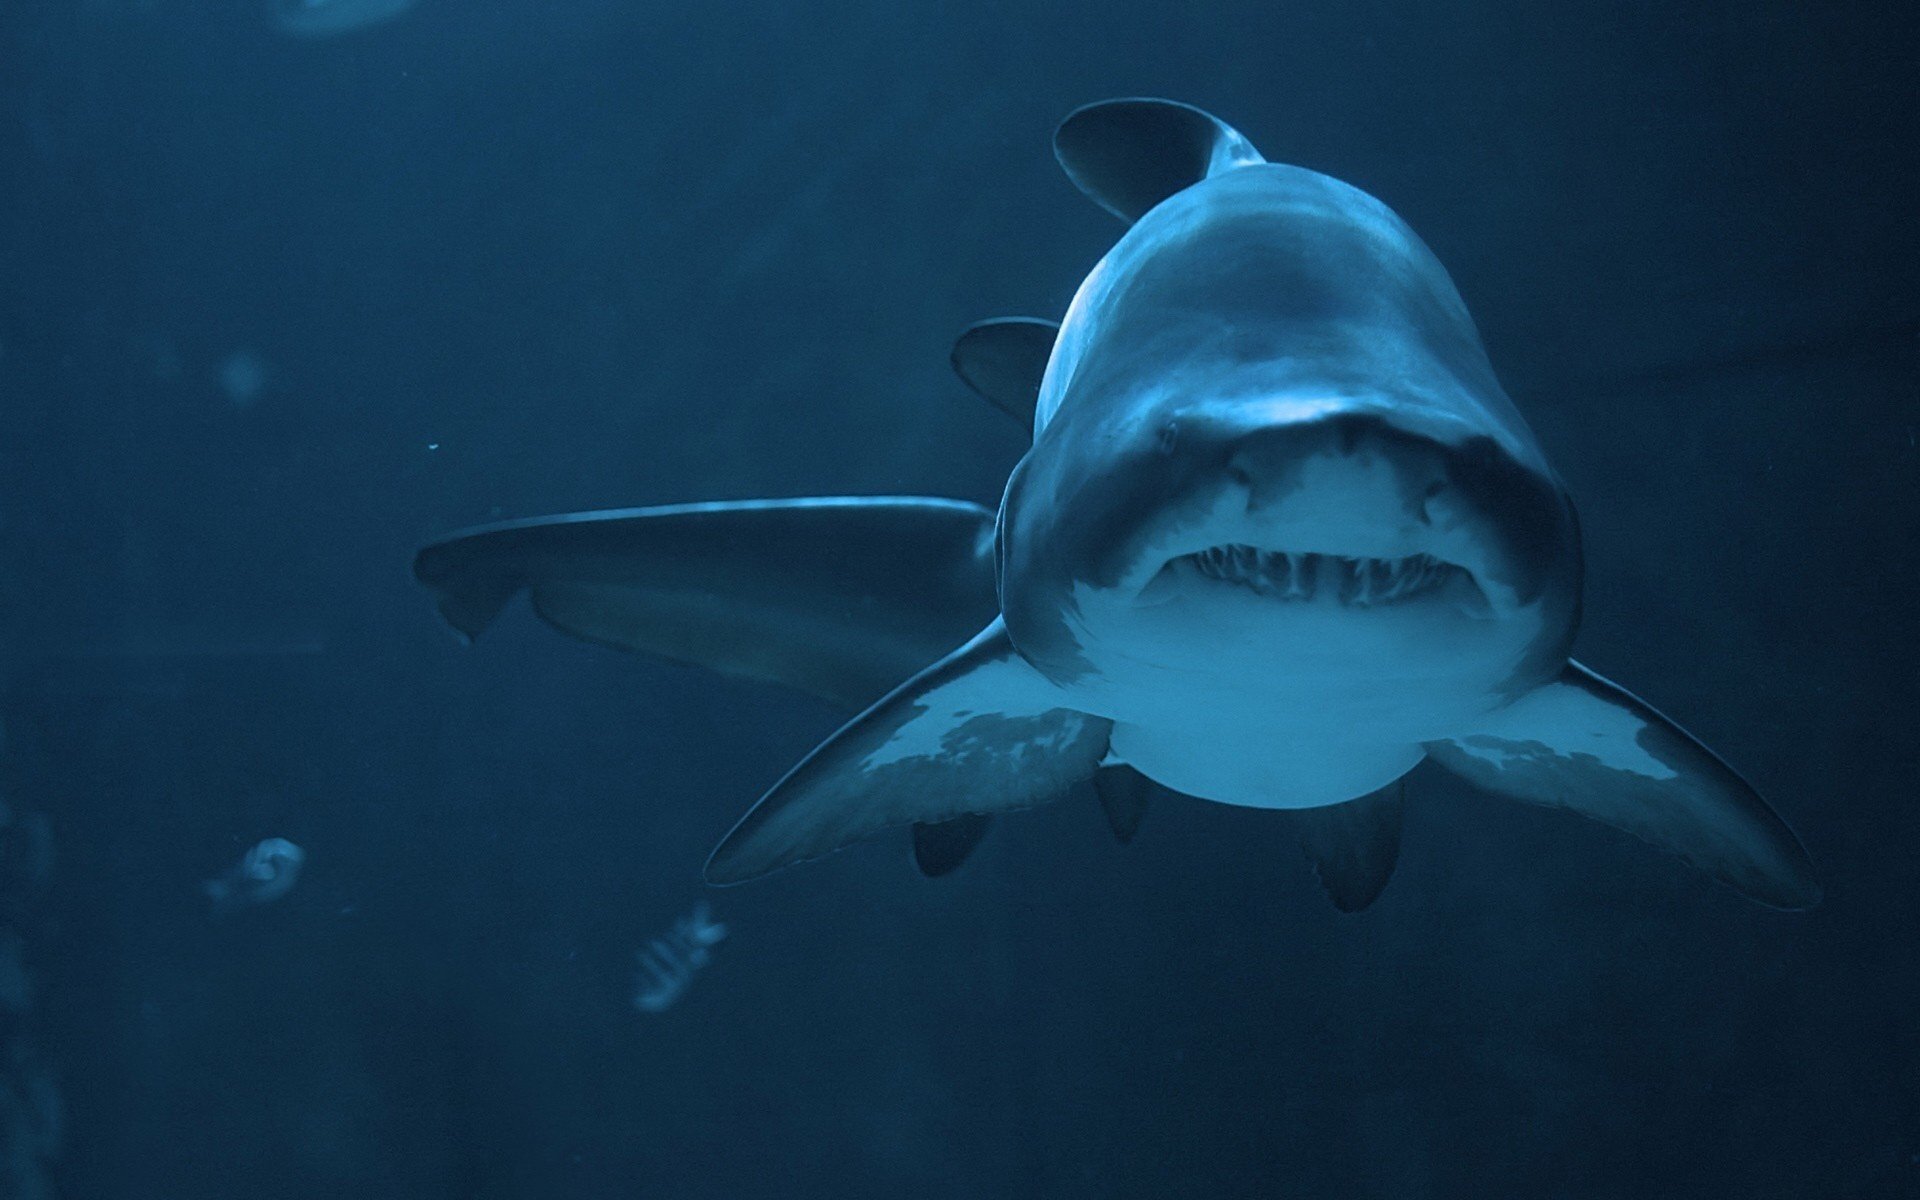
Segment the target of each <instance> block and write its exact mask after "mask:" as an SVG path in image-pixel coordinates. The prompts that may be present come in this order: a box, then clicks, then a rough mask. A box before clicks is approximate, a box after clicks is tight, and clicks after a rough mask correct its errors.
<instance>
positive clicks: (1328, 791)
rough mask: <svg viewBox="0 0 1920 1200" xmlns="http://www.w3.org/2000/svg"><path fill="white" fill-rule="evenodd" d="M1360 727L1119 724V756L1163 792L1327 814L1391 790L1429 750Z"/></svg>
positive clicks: (1115, 738) (1114, 749)
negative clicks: (1378, 737)
mask: <svg viewBox="0 0 1920 1200" xmlns="http://www.w3.org/2000/svg"><path fill="white" fill-rule="evenodd" d="M1357 724H1358V725H1359V727H1358V728H1346V729H1338V730H1336V729H1331V728H1327V727H1324V726H1323V727H1318V728H1311V727H1308V726H1305V725H1301V726H1296V727H1294V728H1292V729H1287V728H1278V729H1276V728H1271V727H1254V726H1246V727H1241V728H1222V727H1220V726H1218V725H1208V724H1205V723H1201V722H1187V723H1164V724H1146V725H1139V724H1130V723H1127V722H1115V723H1114V727H1113V734H1112V741H1111V754H1112V757H1113V759H1114V760H1116V761H1119V762H1123V763H1125V764H1126V765H1128V766H1130V767H1132V768H1133V769H1134V770H1136V771H1138V772H1140V773H1141V774H1142V775H1145V776H1146V777H1147V778H1149V779H1151V780H1153V781H1154V782H1156V783H1158V784H1161V785H1162V786H1165V787H1169V788H1172V789H1173V790H1174V791H1177V792H1184V793H1185V794H1187V795H1189V796H1197V797H1199V798H1200V799H1202V800H1212V801H1214V802H1215V803H1218V804H1232V805H1236V806H1238V807H1242V808H1271V809H1294V808H1320V807H1324V806H1325V805H1329V804H1341V803H1344V802H1346V801H1348V800H1354V799H1357V798H1359V797H1361V796H1365V795H1368V794H1369V793H1372V792H1376V791H1378V790H1379V789H1381V788H1383V787H1386V786H1387V785H1388V784H1390V783H1392V782H1393V781H1394V780H1396V779H1398V778H1400V777H1401V776H1402V775H1405V774H1406V773H1407V772H1408V771H1410V770H1412V769H1413V768H1414V767H1415V766H1416V765H1417V764H1418V763H1419V762H1420V760H1421V759H1422V758H1423V757H1424V756H1425V751H1424V750H1423V749H1422V748H1421V747H1420V746H1419V745H1418V744H1417V743H1412V742H1395V741H1374V740H1368V739H1367V738H1366V737H1365V736H1364V734H1365V732H1366V730H1365V728H1364V723H1357Z"/></svg>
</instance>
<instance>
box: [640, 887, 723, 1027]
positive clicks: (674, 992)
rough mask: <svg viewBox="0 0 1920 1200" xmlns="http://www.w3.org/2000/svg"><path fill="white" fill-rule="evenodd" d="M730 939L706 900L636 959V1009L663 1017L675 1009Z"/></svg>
mask: <svg viewBox="0 0 1920 1200" xmlns="http://www.w3.org/2000/svg"><path fill="white" fill-rule="evenodd" d="M726 936H727V927H726V926H725V925H722V924H720V923H719V922H718V921H715V920H714V919H713V906H712V905H710V904H708V903H707V902H706V901H705V900H702V901H701V902H700V903H698V904H696V905H694V906H693V911H692V912H691V913H688V914H687V915H686V916H684V917H681V918H680V919H679V920H678V921H675V922H674V923H673V928H672V929H670V930H668V931H667V933H666V934H665V935H664V936H662V937H657V938H654V939H653V940H652V941H650V942H648V943H647V946H646V949H644V950H642V951H640V953H639V954H638V955H637V956H636V957H638V958H639V960H640V966H639V970H638V972H637V975H636V978H635V980H634V985H633V1006H634V1007H635V1008H637V1009H639V1010H640V1011H641V1012H650V1013H660V1012H665V1011H667V1010H668V1009H669V1008H672V1007H673V1005H674V1003H675V1002H676V1001H678V1000H679V999H680V997H681V996H682V995H684V994H685V993H686V990H687V985H688V984H690V983H692V982H693V976H694V973H695V972H697V971H699V970H700V968H701V967H704V966H706V965H707V963H708V961H709V960H710V959H711V958H712V957H713V956H712V954H711V953H709V950H710V948H711V947H713V946H716V945H718V944H719V943H720V941H721V940H722V939H723V938H725V937H726Z"/></svg>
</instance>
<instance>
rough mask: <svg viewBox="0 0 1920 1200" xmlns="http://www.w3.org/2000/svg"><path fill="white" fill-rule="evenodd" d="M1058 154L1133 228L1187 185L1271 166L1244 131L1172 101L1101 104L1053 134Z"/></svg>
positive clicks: (1082, 184)
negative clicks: (1257, 166) (1248, 168)
mask: <svg viewBox="0 0 1920 1200" xmlns="http://www.w3.org/2000/svg"><path fill="white" fill-rule="evenodd" d="M1053 153H1054V157H1055V158H1058V159H1059V160H1060V165H1061V167H1063V168H1065V170H1066V172H1067V178H1069V179H1071V180H1073V184H1074V186H1075V187H1077V188H1079V189H1080V190H1081V191H1083V192H1085V193H1086V194H1087V195H1088V196H1089V197H1090V198H1091V199H1092V200H1093V201H1094V203H1096V204H1098V205H1099V206H1100V207H1101V208H1104V209H1106V210H1107V211H1108V212H1110V213H1112V214H1113V215H1114V216H1116V217H1119V218H1120V219H1121V220H1123V221H1126V222H1128V223H1129V224H1131V223H1132V222H1134V221H1138V220H1139V219H1140V218H1141V217H1142V216H1145V215H1146V212H1147V210H1148V209H1150V208H1152V207H1153V206H1154V205H1156V204H1158V203H1160V202H1161V201H1162V200H1165V199H1166V198H1167V197H1168V196H1171V195H1173V194H1174V193H1175V192H1178V191H1180V190H1181V189H1183V188H1188V187H1192V186H1193V185H1194V184H1196V183H1199V182H1200V181H1201V180H1203V179H1206V178H1208V177H1209V176H1212V175H1218V174H1219V173H1220V172H1222V171H1231V170H1232V169H1234V168H1235V167H1244V166H1249V165H1251V164H1253V163H1259V162H1265V161H1266V160H1265V159H1263V158H1261V157H1260V152H1259V151H1258V150H1255V149H1254V148H1253V143H1251V142H1249V141H1247V139H1246V138H1244V137H1242V136H1241V135H1240V132H1239V131H1238V130H1236V129H1234V128H1233V127H1232V126H1230V125H1228V124H1227V123H1226V122H1224V121H1222V120H1221V119H1220V118H1218V117H1216V116H1214V115H1213V114H1212V113H1209V112H1204V111H1202V110H1200V109H1197V108H1195V107H1193V106H1192V105H1191V104H1181V103H1178V102H1177V101H1173V100H1152V99H1145V98H1133V99H1126V100H1102V101H1100V102H1099V103H1097V104H1089V105H1087V106H1085V107H1084V108H1077V109H1075V110H1073V112H1071V113H1069V114H1067V119H1066V120H1064V121H1062V122H1060V128H1059V129H1057V130H1055V131H1054V134H1053Z"/></svg>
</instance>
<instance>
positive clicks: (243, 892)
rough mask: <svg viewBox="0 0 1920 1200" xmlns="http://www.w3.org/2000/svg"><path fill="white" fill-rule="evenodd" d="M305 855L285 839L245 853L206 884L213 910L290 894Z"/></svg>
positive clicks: (275, 839) (270, 842) (273, 839)
mask: <svg viewBox="0 0 1920 1200" xmlns="http://www.w3.org/2000/svg"><path fill="white" fill-rule="evenodd" d="M306 860H307V852H306V851H305V850H302V849H301V848H300V847H298V846H296V845H294V844H293V843H292V842H290V841H288V840H287V839H285V838H277V837H275V838H268V839H267V840H266V841H264V842H261V843H260V844H259V845H257V846H255V847H254V848H253V849H251V850H249V851H247V852H246V854H245V855H243V856H242V857H241V859H240V862H239V864H238V865H237V866H235V867H234V868H233V869H232V870H231V871H228V872H227V873H226V874H224V875H221V876H219V877H218V878H215V879H209V880H208V881H207V884H206V891H207V897H208V898H209V899H211V900H212V901H213V905H214V908H215V909H216V910H226V909H234V908H240V907H242V906H244V905H249V904H268V903H271V902H272V901H275V900H278V899H279V898H280V897H282V896H284V895H286V894H287V893H288V892H290V891H292V890H293V885H294V884H295V883H296V882H297V881H298V880H299V878H300V866H301V864H302V863H304V862H306Z"/></svg>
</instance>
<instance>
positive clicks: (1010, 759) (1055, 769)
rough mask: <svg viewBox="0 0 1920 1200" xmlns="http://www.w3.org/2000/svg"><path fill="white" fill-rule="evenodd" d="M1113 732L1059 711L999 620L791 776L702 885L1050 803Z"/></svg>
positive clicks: (733, 839) (725, 846)
mask: <svg viewBox="0 0 1920 1200" xmlns="http://www.w3.org/2000/svg"><path fill="white" fill-rule="evenodd" d="M1111 729H1112V725H1111V723H1110V722H1108V721H1106V720H1105V719H1103V718H1100V717H1093V716H1089V715H1088V714H1086V713H1082V712H1078V711H1075V710H1073V709H1070V708H1065V707H1062V706H1061V704H1060V696H1059V694H1058V692H1057V691H1056V690H1055V689H1054V687H1053V685H1052V684H1051V683H1049V682H1048V681H1047V679H1046V678H1045V677H1044V676H1042V675H1041V674H1040V673H1039V672H1037V671H1035V670H1034V669H1033V668H1032V667H1031V666H1030V665H1028V663H1027V662H1026V660H1025V659H1023V658H1021V657H1020V655H1019V653H1018V652H1017V651H1016V650H1015V649H1014V648H1013V643H1012V642H1011V641H1010V640H1009V639H1008V638H1007V632H1006V627H1005V626H1004V625H1003V624H1002V623H1001V622H1000V621H999V619H998V618H996V619H995V620H994V622H993V624H991V625H989V626H988V627H987V628H986V629H985V630H984V631H983V632H981V633H980V635H979V636H977V637H975V638H974V639H973V640H972V641H971V642H968V643H967V644H966V645H964V646H962V647H961V648H960V649H958V650H956V651H954V652H953V653H952V654H950V655H948V656H947V657H946V658H944V659H942V660H941V661H939V662H938V663H935V664H934V665H933V666H931V667H929V668H927V669H926V670H925V671H923V672H921V673H920V674H919V675H916V676H914V677H913V678H912V679H910V680H908V681H907V682H906V683H904V684H902V685H901V686H900V687H898V688H896V689H895V690H894V691H893V692H891V693H890V694H888V695H887V696H886V697H885V698H884V699H882V700H881V701H880V702H879V703H877V704H875V705H874V706H873V707H872V708H869V709H868V710H867V711H866V712H864V713H862V714H860V716H858V717H856V718H854V719H853V721H852V722H850V723H849V724H847V725H846V726H844V727H843V728H842V729H841V730H840V731H839V732H838V733H836V734H834V735H833V736H832V737H830V738H828V739H827V740H826V742H824V743H823V744H822V745H821V746H819V747H818V748H817V749H815V750H814V752H813V753H812V754H809V755H808V756H807V757H806V758H805V759H803V760H802V761H801V763H800V765H799V766H797V767H795V768H794V769H793V770H792V771H790V772H788V774H787V777H786V778H785V779H783V780H781V781H780V782H779V783H778V784H776V785H775V786H774V788H773V790H772V791H770V792H768V793H767V795H766V796H765V797H764V798H763V799H761V801H760V803H758V804H756V805H754V807H753V809H752V811H750V812H748V813H747V815H746V816H745V817H743V818H741V821H740V823H739V824H738V825H736V826H734V829H733V832H731V833H729V834H728V835H727V836H726V838H725V839H724V840H723V841H722V842H721V843H720V846H719V848H718V849H716V850H715V851H714V852H713V857H712V858H711V859H709V860H708V862H707V880H708V882H710V883H740V882H742V881H744V880H748V879H752V878H754V877H756V876H759V875H765V874H767V873H768V872H770V871H777V870H779V869H780V868H781V867H785V866H790V865H792V864H794V863H797V862H803V861H805V860H807V859H810V858H818V857H820V856H821V855H823V854H827V853H829V852H831V851H834V850H838V849H840V848H841V847H842V846H845V845H847V844H849V843H851V842H854V841H856V840H858V839H860V838H862V837H865V836H866V835H867V834H870V833H873V832H875V831H877V830H880V829H885V828H887V827H889V826H893V825H905V824H908V823H910V822H916V821H917V822H921V823H934V822H941V821H951V820H954V819H955V818H958V817H964V816H967V815H968V814H976V815H977V814H985V813H995V812H1005V811H1008V810H1011V809H1017V808H1027V807H1030V806H1032V805H1036V804H1043V803H1046V802H1047V801H1049V800H1053V799H1056V798H1058V797H1059V796H1060V795H1062V794H1063V793H1064V792H1066V791H1067V789H1069V788H1071V787H1072V786H1073V785H1074V784H1076V783H1079V782H1081V781H1083V780H1085V779H1088V778H1090V777H1091V776H1092V775H1093V773H1094V770H1095V768H1096V767H1098V766H1099V764H1100V760H1101V759H1102V758H1103V757H1105V755H1106V753H1107V739H1108V735H1109V733H1110V732H1111Z"/></svg>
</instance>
